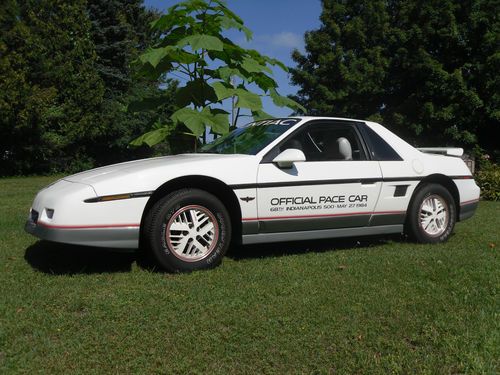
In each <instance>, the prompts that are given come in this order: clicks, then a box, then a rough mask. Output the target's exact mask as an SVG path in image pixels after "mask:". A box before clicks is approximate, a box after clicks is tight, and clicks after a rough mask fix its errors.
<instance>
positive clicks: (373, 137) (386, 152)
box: [363, 125, 403, 161]
mask: <svg viewBox="0 0 500 375" xmlns="http://www.w3.org/2000/svg"><path fill="white" fill-rule="evenodd" d="M363 130H364V131H365V134H366V136H367V137H368V142H369V143H370V146H371V151H372V157H373V158H374V159H376V160H380V161H393V160H403V159H402V158H401V156H399V154H398V153H397V152H396V151H394V149H393V148H392V147H391V146H390V145H389V144H388V143H387V142H386V141H384V139H383V138H382V137H381V136H380V135H378V134H377V133H376V132H375V131H374V130H373V129H372V128H370V127H369V126H368V125H366V126H363Z"/></svg>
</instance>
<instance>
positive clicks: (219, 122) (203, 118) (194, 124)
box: [172, 107, 229, 136]
mask: <svg viewBox="0 0 500 375" xmlns="http://www.w3.org/2000/svg"><path fill="white" fill-rule="evenodd" d="M172 120H173V121H175V122H181V123H183V124H184V125H186V126H187V127H188V128H189V130H191V131H192V132H193V134H195V135H196V136H200V135H202V134H203V132H204V131H205V127H207V126H208V127H210V128H212V130H213V131H214V132H216V133H219V134H225V133H227V132H228V131H229V119H228V113H227V112H225V111H223V110H219V109H210V108H209V107H205V108H203V109H202V110H201V111H198V110H196V109H192V108H182V109H180V110H178V111H176V112H175V113H174V114H173V115H172Z"/></svg>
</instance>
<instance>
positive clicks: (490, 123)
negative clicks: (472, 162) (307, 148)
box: [292, 0, 500, 157]
mask: <svg viewBox="0 0 500 375" xmlns="http://www.w3.org/2000/svg"><path fill="white" fill-rule="evenodd" d="M322 4H323V11H322V14H321V27H320V28H319V29H317V30H313V31H310V32H308V33H306V36H305V41H306V51H305V53H304V54H302V53H300V52H299V51H295V52H294V54H293V58H294V60H295V61H296V62H297V68H295V69H292V82H293V83H294V84H297V85H298V86H299V87H300V89H299V92H298V94H297V96H296V99H297V100H298V101H299V102H300V103H302V104H303V105H304V106H305V107H306V108H307V110H308V112H309V113H310V114H321V115H336V116H346V117H356V118H362V119H366V118H369V119H373V120H375V121H379V122H381V123H383V124H384V125H385V126H388V127H389V128H391V129H393V130H396V131H397V132H398V133H399V134H400V135H402V136H403V137H404V138H405V139H407V140H409V141H410V142H412V143H414V144H418V145H426V146H446V145H462V146H465V147H467V148H470V149H472V148H473V146H474V145H477V144H480V145H481V147H483V149H485V150H486V151H487V152H489V153H490V154H491V155H492V156H495V157H498V152H499V151H498V149H499V148H498V135H497V132H498V126H499V120H500V76H499V75H498V71H499V70H500V50H499V46H500V23H499V20H498V15H499V14H500V2H499V1H498V0H487V1H485V0H467V1H456V0H441V1H433V0H427V1H417V0H410V1H408V0H391V1H387V0H359V1H343V0H323V1H322Z"/></svg>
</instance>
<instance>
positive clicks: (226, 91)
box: [210, 81, 235, 100]
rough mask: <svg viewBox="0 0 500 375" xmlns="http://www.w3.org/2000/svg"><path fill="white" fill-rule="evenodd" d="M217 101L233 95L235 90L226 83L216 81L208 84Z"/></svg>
mask: <svg viewBox="0 0 500 375" xmlns="http://www.w3.org/2000/svg"><path fill="white" fill-rule="evenodd" d="M210 85H211V86H212V87H213V88H214V91H215V94H216V95H217V98H218V99H219V100H224V99H227V98H230V97H231V96H234V95H235V89H234V88H233V87H231V86H230V85H229V84H227V83H223V82H220V81H216V82H213V83H211V84H210Z"/></svg>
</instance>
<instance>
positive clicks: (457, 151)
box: [417, 147, 464, 157]
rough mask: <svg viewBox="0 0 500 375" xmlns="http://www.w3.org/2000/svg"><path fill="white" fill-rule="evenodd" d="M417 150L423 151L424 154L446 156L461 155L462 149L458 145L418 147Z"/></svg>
mask: <svg viewBox="0 0 500 375" xmlns="http://www.w3.org/2000/svg"><path fill="white" fill-rule="evenodd" d="M417 150H418V151H421V152H425V153H426V154H440V155H447V156H458V157H460V156H462V155H463V154H464V149H463V148H459V147H420V148H417Z"/></svg>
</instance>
